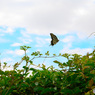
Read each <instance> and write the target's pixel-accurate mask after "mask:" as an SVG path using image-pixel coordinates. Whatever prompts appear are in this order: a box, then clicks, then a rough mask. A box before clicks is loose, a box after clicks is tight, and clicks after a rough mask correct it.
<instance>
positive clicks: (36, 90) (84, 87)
mask: <svg viewBox="0 0 95 95" xmlns="http://www.w3.org/2000/svg"><path fill="white" fill-rule="evenodd" d="M29 48H30V47H27V46H21V47H20V49H21V50H24V51H25V56H24V57H23V58H22V59H21V61H20V62H17V63H15V64H14V66H13V68H14V70H11V71H3V70H1V69H0V95H48V94H49V95H94V93H93V89H94V88H95V50H93V52H92V53H87V54H86V55H84V56H81V55H78V54H72V55H71V54H67V53H65V54H59V55H58V56H57V55H56V54H53V56H50V54H49V51H47V52H46V53H45V55H44V56H43V54H41V53H40V52H39V51H37V52H33V53H32V54H31V56H32V58H30V57H29V56H27V54H26V51H27V49H29ZM53 57H65V58H67V60H68V61H67V62H64V60H63V63H62V62H59V61H57V60H54V64H58V66H59V68H60V69H54V67H53V66H50V67H48V68H46V66H45V65H44V64H42V66H40V64H39V65H35V64H34V63H33V59H35V58H53ZM23 61H25V62H26V65H25V66H23V69H21V70H19V69H17V67H19V66H20V65H21V63H22V62H23ZM1 65H2V64H1V63H0V66H1ZM6 66H7V63H6V62H4V64H3V68H5V67H6ZM30 66H32V67H30ZM33 66H36V67H39V68H41V69H36V68H33ZM0 68H1V67H0ZM30 71H32V73H31V74H30V76H28V75H29V73H30Z"/></svg>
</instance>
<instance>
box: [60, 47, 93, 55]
mask: <svg viewBox="0 0 95 95" xmlns="http://www.w3.org/2000/svg"><path fill="white" fill-rule="evenodd" d="M87 52H92V49H91V48H84V49H81V48H76V49H68V48H67V49H66V48H64V49H63V50H61V53H69V54H75V53H76V54H81V55H85V54H86V53H87Z"/></svg>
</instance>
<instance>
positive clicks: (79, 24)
mask: <svg viewBox="0 0 95 95" xmlns="http://www.w3.org/2000/svg"><path fill="white" fill-rule="evenodd" d="M93 32H95V0H0V53H1V57H0V60H1V62H4V61H6V62H8V64H13V63H14V62H17V61H19V60H20V58H21V57H22V56H23V54H24V53H23V51H21V50H20V49H19V47H20V46H21V45H27V46H30V47H32V48H31V49H29V50H28V51H27V53H28V54H31V53H32V52H34V51H40V52H41V53H43V54H44V53H45V52H46V51H50V54H51V55H52V54H53V53H56V54H59V53H71V54H72V53H78V54H81V55H85V54H86V53H87V52H92V51H93V49H94V46H95V36H94V34H95V33H94V34H93V35H91V36H90V37H89V38H88V39H87V37H88V36H89V35H90V34H91V33H93ZM50 33H54V34H55V35H56V36H57V37H58V39H59V42H58V43H57V44H56V45H55V46H53V47H52V46H49V45H50V41H51V38H50ZM53 60H55V59H52V61H53ZM58 60H61V61H63V62H64V60H63V59H60V58H59V59H58ZM38 62H40V63H42V62H43V59H42V60H40V61H39V60H38V59H35V64H37V63H38ZM49 62H50V59H46V61H45V65H47V66H49V65H54V64H53V63H52V64H49ZM40 63H39V64H40Z"/></svg>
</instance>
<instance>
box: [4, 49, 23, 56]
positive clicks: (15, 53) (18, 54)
mask: <svg viewBox="0 0 95 95" xmlns="http://www.w3.org/2000/svg"><path fill="white" fill-rule="evenodd" d="M6 53H7V54H12V55H17V56H21V55H23V54H24V51H23V50H19V49H16V50H7V51H6Z"/></svg>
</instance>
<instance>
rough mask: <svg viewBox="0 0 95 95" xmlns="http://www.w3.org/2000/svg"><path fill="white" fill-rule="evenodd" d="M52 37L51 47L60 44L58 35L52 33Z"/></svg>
mask: <svg viewBox="0 0 95 95" xmlns="http://www.w3.org/2000/svg"><path fill="white" fill-rule="evenodd" d="M50 36H51V44H50V45H51V46H53V45H55V44H56V43H58V41H59V40H58V38H57V36H56V35H54V34H53V33H50Z"/></svg>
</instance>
